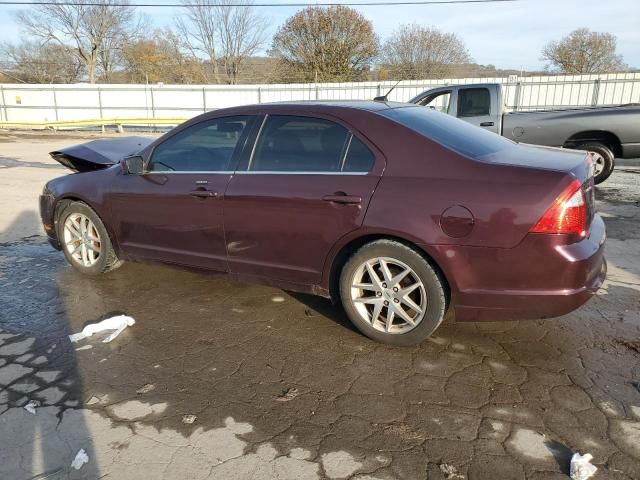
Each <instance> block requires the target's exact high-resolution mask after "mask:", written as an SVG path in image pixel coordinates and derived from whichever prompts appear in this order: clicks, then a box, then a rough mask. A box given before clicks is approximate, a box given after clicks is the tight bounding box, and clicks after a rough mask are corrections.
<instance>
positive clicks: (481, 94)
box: [458, 88, 491, 117]
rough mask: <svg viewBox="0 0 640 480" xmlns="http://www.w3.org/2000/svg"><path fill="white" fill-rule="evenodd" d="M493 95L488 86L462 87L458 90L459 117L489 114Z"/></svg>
mask: <svg viewBox="0 0 640 480" xmlns="http://www.w3.org/2000/svg"><path fill="white" fill-rule="evenodd" d="M490 110H491V95H490V94H489V89H488V88H461V89H460V90H458V117H481V116H484V115H489V112H490Z"/></svg>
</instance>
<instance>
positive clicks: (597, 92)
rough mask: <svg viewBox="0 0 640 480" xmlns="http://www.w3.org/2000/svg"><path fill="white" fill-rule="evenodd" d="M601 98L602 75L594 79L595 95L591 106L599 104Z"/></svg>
mask: <svg viewBox="0 0 640 480" xmlns="http://www.w3.org/2000/svg"><path fill="white" fill-rule="evenodd" d="M599 98H600V77H598V78H596V79H595V80H594V81H593V96H592V97H591V106H592V107H595V106H597V105H598V99H599Z"/></svg>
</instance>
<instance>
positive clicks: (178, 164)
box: [147, 115, 250, 172]
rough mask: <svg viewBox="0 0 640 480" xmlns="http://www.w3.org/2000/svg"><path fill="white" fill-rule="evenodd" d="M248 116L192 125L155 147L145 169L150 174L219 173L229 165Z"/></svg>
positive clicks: (245, 127) (245, 128) (228, 167)
mask: <svg viewBox="0 0 640 480" xmlns="http://www.w3.org/2000/svg"><path fill="white" fill-rule="evenodd" d="M249 119H250V117H249V116H246V115H242V116H235V117H224V118H216V119H213V120H209V121H206V122H202V123H199V124H197V125H193V126H192V127H189V128H187V129H186V130H183V131H182V132H180V133H178V134H176V135H174V136H173V137H171V138H169V139H168V140H166V141H165V142H163V143H161V144H160V145H158V146H157V147H156V148H155V149H154V151H153V155H152V157H151V160H150V161H149V165H148V167H147V170H148V171H151V172H221V171H228V170H231V169H233V166H232V165H231V161H232V158H233V155H234V152H235V150H236V147H238V144H239V141H240V138H241V137H242V136H243V133H245V130H247V125H248V124H249Z"/></svg>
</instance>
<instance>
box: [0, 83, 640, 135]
mask: <svg viewBox="0 0 640 480" xmlns="http://www.w3.org/2000/svg"><path fill="white" fill-rule="evenodd" d="M487 82H499V83H502V84H503V85H504V89H505V102H506V104H507V108H508V109H510V110H540V109H551V108H558V107H570V106H574V107H582V106H597V105H618V104H625V103H640V73H622V74H606V75H572V76H536V77H518V76H515V75H514V76H511V77H508V78H505V77H498V78H459V79H444V80H419V81H418V80H408V81H403V82H401V83H400V84H399V85H398V86H397V87H396V88H395V90H394V91H393V92H392V93H391V95H390V96H389V99H390V100H396V101H407V100H409V99H410V98H412V97H413V96H415V95H417V94H418V93H420V92H422V91H424V90H427V89H429V88H434V87H438V86H443V85H448V84H449V85H450V84H461V83H462V84H470V83H487ZM394 84H395V82H360V83H311V84H282V85H233V86H232V85H160V84H158V85H88V84H73V85H28V84H0V122H24V123H42V122H54V121H77V120H89V119H117V118H121V119H125V118H126V119H154V118H155V119H167V118H188V117H192V116H194V115H197V114H198V113H202V112H205V111H208V110H214V109H217V108H223V107H230V106H235V105H242V104H250V103H262V102H275V101H287V100H336V99H362V100H364V99H371V98H373V97H375V96H377V95H381V94H384V93H386V91H387V90H388V89H389V88H391V86H393V85H394ZM0 126H1V125H0Z"/></svg>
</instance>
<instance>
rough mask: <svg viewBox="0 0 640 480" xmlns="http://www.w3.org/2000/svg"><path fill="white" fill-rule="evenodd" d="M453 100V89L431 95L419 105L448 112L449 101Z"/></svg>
mask: <svg viewBox="0 0 640 480" xmlns="http://www.w3.org/2000/svg"><path fill="white" fill-rule="evenodd" d="M450 102H451V90H448V91H446V92H438V93H434V94H432V95H429V96H428V97H426V98H423V99H422V100H420V103H419V105H422V106H423V107H427V108H431V109H432V110H436V111H438V112H442V113H447V112H448V111H449V103H450Z"/></svg>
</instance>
